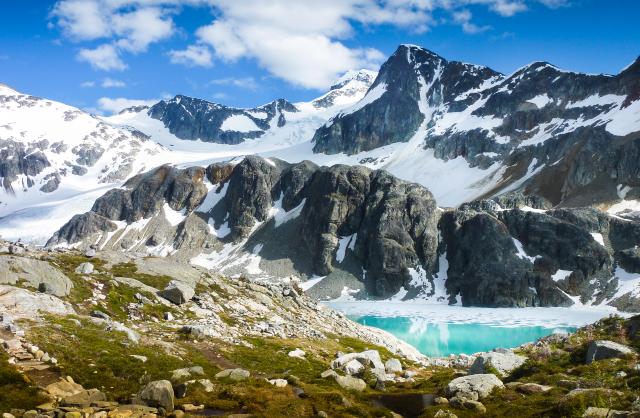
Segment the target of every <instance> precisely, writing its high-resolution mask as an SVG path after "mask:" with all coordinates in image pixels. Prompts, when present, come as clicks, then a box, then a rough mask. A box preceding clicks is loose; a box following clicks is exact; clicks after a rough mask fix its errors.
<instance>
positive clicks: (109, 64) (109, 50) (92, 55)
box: [78, 44, 127, 71]
mask: <svg viewBox="0 0 640 418" xmlns="http://www.w3.org/2000/svg"><path fill="white" fill-rule="evenodd" d="M78 59H79V60H80V61H86V62H88V63H89V64H91V66H92V67H93V68H95V69H96V70H103V71H111V70H117V71H122V70H124V69H125V68H127V64H125V63H124V61H122V59H120V55H119V54H118V51H117V50H116V48H115V47H114V46H113V45H109V44H103V45H100V46H99V47H97V48H95V49H81V50H80V52H78Z"/></svg>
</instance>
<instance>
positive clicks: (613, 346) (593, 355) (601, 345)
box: [586, 340, 633, 364]
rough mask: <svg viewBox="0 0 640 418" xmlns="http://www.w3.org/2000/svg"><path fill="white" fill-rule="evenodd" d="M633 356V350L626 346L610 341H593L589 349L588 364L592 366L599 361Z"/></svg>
mask: <svg viewBox="0 0 640 418" xmlns="http://www.w3.org/2000/svg"><path fill="white" fill-rule="evenodd" d="M630 354H633V350H632V349H631V348H629V347H627V346H626V345H623V344H618V343H616V342H613V341H608V340H598V341H591V342H590V343H589V347H588V348H587V358H586V363H587V364H591V363H593V362H594V361H597V360H604V359H609V358H619V357H624V356H627V355H630Z"/></svg>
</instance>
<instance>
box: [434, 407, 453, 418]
mask: <svg viewBox="0 0 640 418" xmlns="http://www.w3.org/2000/svg"><path fill="white" fill-rule="evenodd" d="M434 418H458V416H457V415H456V414H454V413H453V412H451V411H447V410H444V409H440V410H439V411H438V412H436V413H435V415H434Z"/></svg>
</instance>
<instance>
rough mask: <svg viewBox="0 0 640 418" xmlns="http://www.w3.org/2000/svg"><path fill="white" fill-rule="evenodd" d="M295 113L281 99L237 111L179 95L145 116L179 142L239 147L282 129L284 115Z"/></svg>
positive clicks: (152, 108)
mask: <svg viewBox="0 0 640 418" xmlns="http://www.w3.org/2000/svg"><path fill="white" fill-rule="evenodd" d="M297 111H298V109H297V108H296V107H295V106H294V105H293V104H291V103H289V102H288V101H286V100H284V99H277V100H274V101H273V102H271V103H268V104H266V105H264V106H260V107H256V108H253V109H238V108H233V107H228V106H224V105H220V104H216V103H211V102H208V101H206V100H202V99H196V98H192V97H187V96H182V95H178V96H175V97H174V98H173V99H171V100H162V101H160V102H158V103H156V104H155V105H153V106H151V108H150V109H149V111H148V114H149V116H151V117H152V118H154V119H158V120H160V121H162V122H163V123H164V125H165V127H167V129H169V132H171V133H172V134H174V135H175V136H177V137H178V138H180V139H186V140H201V141H204V142H216V143H220V144H238V143H240V142H242V141H244V140H245V139H255V138H259V137H260V136H262V135H263V134H264V132H265V131H267V130H269V129H270V128H271V126H279V127H281V126H284V124H285V123H286V122H287V121H286V114H287V113H295V112H297Z"/></svg>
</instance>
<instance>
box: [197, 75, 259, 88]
mask: <svg viewBox="0 0 640 418" xmlns="http://www.w3.org/2000/svg"><path fill="white" fill-rule="evenodd" d="M208 84H209V85H214V86H221V85H222V86H234V87H239V88H241V89H247V90H256V89H257V88H258V83H256V80H255V78H253V77H244V78H234V77H228V78H218V79H215V80H211V81H210V82H209V83H208Z"/></svg>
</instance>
